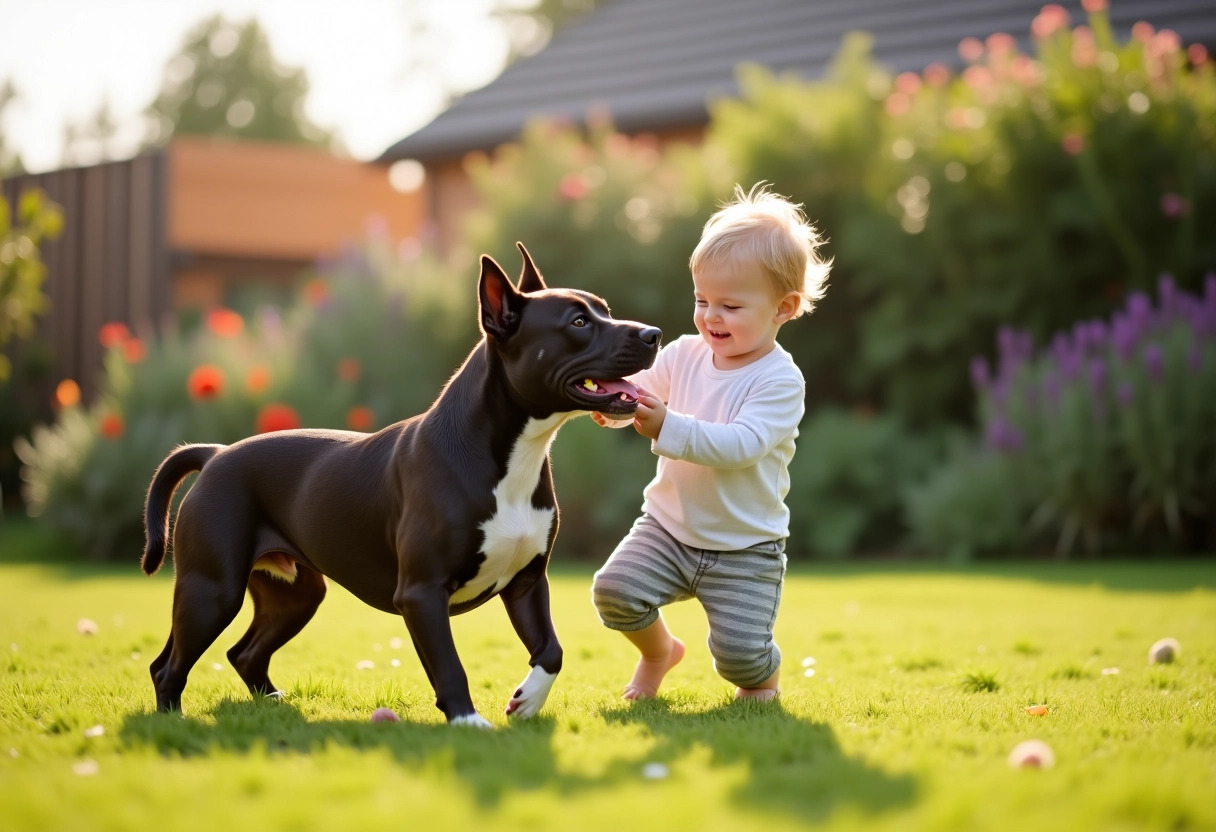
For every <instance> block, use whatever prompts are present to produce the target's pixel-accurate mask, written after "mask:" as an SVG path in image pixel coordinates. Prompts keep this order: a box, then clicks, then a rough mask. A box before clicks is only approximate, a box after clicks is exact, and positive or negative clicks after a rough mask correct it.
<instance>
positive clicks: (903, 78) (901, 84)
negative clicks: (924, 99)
mask: <svg viewBox="0 0 1216 832" xmlns="http://www.w3.org/2000/svg"><path fill="white" fill-rule="evenodd" d="M895 89H897V90H899V91H900V92H902V93H903V94H904V95H916V91H917V90H919V89H920V76H919V75H917V74H916V73H915V72H901V73H900V74H899V76H898V77H896V79H895Z"/></svg>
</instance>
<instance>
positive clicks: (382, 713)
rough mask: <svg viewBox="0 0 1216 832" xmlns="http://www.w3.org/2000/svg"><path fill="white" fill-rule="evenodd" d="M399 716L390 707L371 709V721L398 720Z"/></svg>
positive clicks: (399, 719)
mask: <svg viewBox="0 0 1216 832" xmlns="http://www.w3.org/2000/svg"><path fill="white" fill-rule="evenodd" d="M400 721H401V717H399V716H397V712H396V711H394V710H393V709H392V708H376V710H374V711H372V722H400Z"/></svg>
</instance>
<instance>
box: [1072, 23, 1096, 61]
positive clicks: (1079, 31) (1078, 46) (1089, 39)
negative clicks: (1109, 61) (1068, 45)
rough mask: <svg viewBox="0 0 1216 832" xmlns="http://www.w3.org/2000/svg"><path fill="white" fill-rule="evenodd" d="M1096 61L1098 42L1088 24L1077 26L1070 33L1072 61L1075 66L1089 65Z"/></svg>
mask: <svg viewBox="0 0 1216 832" xmlns="http://www.w3.org/2000/svg"><path fill="white" fill-rule="evenodd" d="M1097 61H1098V44H1097V43H1096V42H1095V41H1094V33H1093V31H1092V30H1091V29H1090V28H1089V27H1088V26H1078V27H1077V28H1076V29H1074V30H1073V33H1072V62H1073V65H1074V66H1077V67H1091V66H1093V65H1094V64H1095V63H1097Z"/></svg>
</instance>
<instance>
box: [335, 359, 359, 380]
mask: <svg viewBox="0 0 1216 832" xmlns="http://www.w3.org/2000/svg"><path fill="white" fill-rule="evenodd" d="M361 375H363V365H362V364H360V363H359V359H357V358H343V359H342V360H341V361H339V362H338V378H340V379H342V380H343V381H358V380H359V376H361Z"/></svg>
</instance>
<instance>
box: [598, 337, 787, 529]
mask: <svg viewBox="0 0 1216 832" xmlns="http://www.w3.org/2000/svg"><path fill="white" fill-rule="evenodd" d="M630 379H631V380H632V381H633V382H634V383H635V384H636V385H638V386H640V387H642V388H644V389H646V390H647V391H649V392H650V393H653V394H654V395H655V396H656V397H657V398H659V399H661V400H662V401H664V402H666V403H667V417H666V419H664V421H663V427H662V429H661V430H660V431H659V438H658V439H656V440H654V441H653V442H652V443H651V450H652V451H653V452H654V453H655V454H657V455H658V457H659V462H658V471H657V473H656V475H655V478H654V479H653V480H651V482H650V484H649V485H647V486H646V490H645V491H644V492H643V503H642V510H643V511H644V512H646V513H648V514H650V515H651V516H652V517H654V518H655V519H656V520H658V521H659V523H660V524H662V526H663V528H665V529H666V530H667V531H668V532H670V533H671V535H672V536H673V537H675V538H676V539H677V540H679V541H680V542H681V543H684V544H685V545H687V546H693V547H695V548H698V549H711V550H714V551H730V550H736V549H745V548H747V547H748V546H753V545H755V544H757V543H761V542H763V541H766V540H776V539H778V538H783V537H786V536H788V535H789V518H790V512H789V509H788V508H787V507H786V505H785V495H786V493H787V492H788V491H789V487H790V477H789V463H790V460H791V459H792V458H793V456H794V440H795V438H796V437H797V436H798V423H799V422H800V421H801V420H802V415H803V412H804V409H805V398H806V382H805V381H804V380H803V377H802V372H801V371H800V370H799V369H798V367H797V365H796V364H794V360H793V358H791V357H790V354H789V353H788V352H786V351H785V350H784V349H783V348H782V347H781V345H780V344H778V345H776V346H775V347H774V349H773V350H772V352H770V353H769V354H768V355H766V356H764V357H763V358H761V359H759V360H758V361H754V362H752V363H751V364H748V365H747V366H746V367H741V368H739V369H737V370H719V369H717V368H716V367H714V364H713V353H712V352H711V351H710V349H709V345H708V344H707V343H705V340H704V339H703V338H702V337H701V336H700V335H684V336H682V337H680V338H678V339H676V340H675V341H674V342H672V343H671V344H668V345H667V346H666V347H664V348H663V349H662V350H661V351H660V352H659V356H658V358H657V359H656V360H655V363H654V366H653V367H651V368H650V369H649V370H643V371H642V372H640V373H638V374H636V375H634V376H631V377H630ZM628 424H629V422H622V423H619V425H620V426H622V427H623V426H625V425H628Z"/></svg>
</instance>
